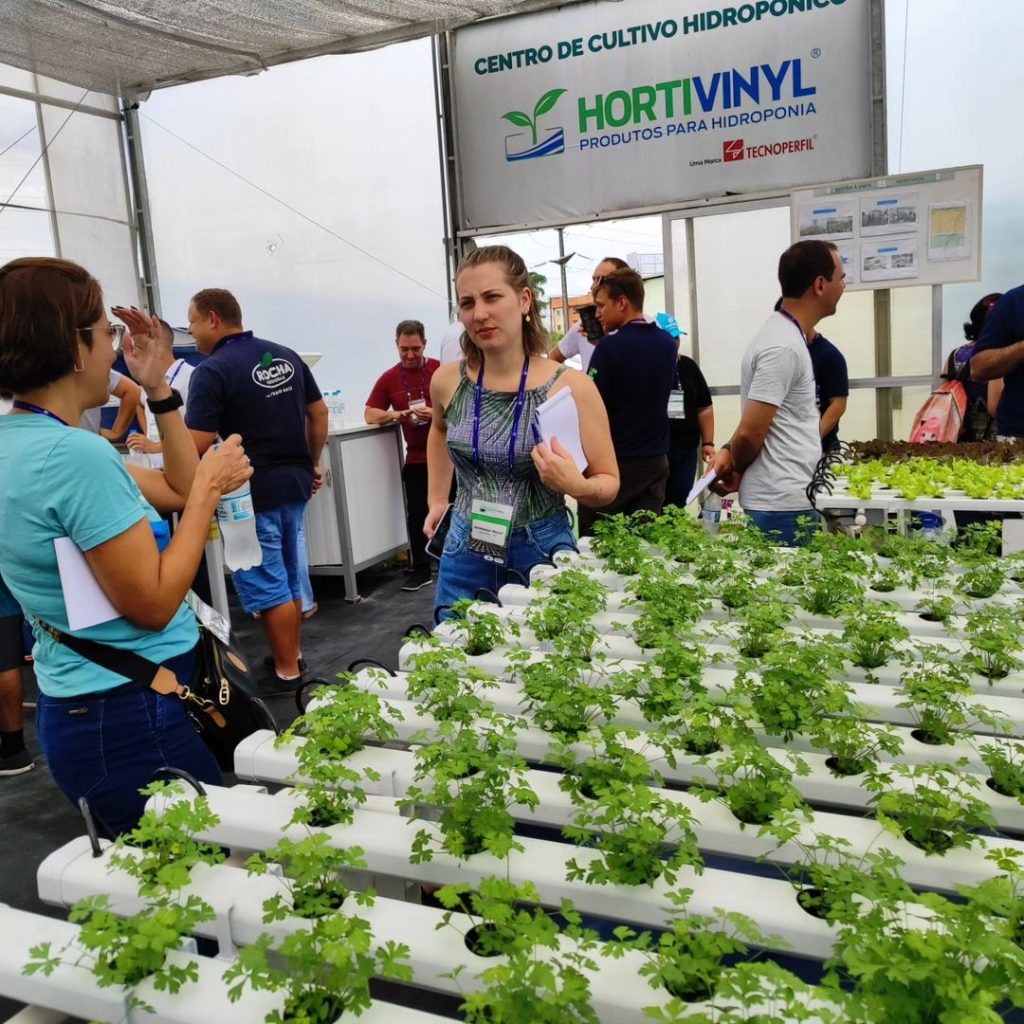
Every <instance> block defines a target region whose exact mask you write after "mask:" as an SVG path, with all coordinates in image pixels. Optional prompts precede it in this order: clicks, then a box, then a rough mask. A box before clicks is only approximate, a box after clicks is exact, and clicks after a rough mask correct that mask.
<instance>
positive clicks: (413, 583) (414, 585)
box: [402, 568, 433, 594]
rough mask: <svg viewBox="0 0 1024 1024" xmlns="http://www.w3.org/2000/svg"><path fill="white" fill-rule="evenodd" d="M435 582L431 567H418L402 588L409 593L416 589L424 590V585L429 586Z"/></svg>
mask: <svg viewBox="0 0 1024 1024" xmlns="http://www.w3.org/2000/svg"><path fill="white" fill-rule="evenodd" d="M431 583H433V578H432V577H431V575H430V569H429V568H427V569H417V570H416V571H415V572H414V573H413V574H412V575H411V576H410V577H409V578H408V579H407V580H406V581H405V583H404V584H403V585H402V589H403V590H404V591H406V592H407V593H410V594H411V593H412V592H413V591H414V590H422V589H423V588H424V587H426V586H429V585H430V584H431Z"/></svg>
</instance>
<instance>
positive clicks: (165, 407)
mask: <svg viewBox="0 0 1024 1024" xmlns="http://www.w3.org/2000/svg"><path fill="white" fill-rule="evenodd" d="M184 404H185V399H184V398H182V397H181V392H180V391H179V390H178V389H177V388H171V393H170V395H169V396H168V397H167V398H161V399H160V401H158V402H154V401H153V399H152V398H151V399H149V402H148V405H149V411H150V412H151V413H153V414H154V415H157V416H158V415H160V413H164V412H174V410H175V409H180V408H181V407H182V406H183V405H184Z"/></svg>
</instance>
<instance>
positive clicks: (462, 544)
mask: <svg viewBox="0 0 1024 1024" xmlns="http://www.w3.org/2000/svg"><path fill="white" fill-rule="evenodd" d="M559 546H561V547H565V548H570V549H572V550H573V551H575V550H576V538H575V537H573V534H572V529H571V528H570V526H569V517H568V515H567V514H566V513H565V512H558V513H556V514H555V515H553V516H550V517H549V518H547V519H541V520H539V521H538V522H535V523H529V524H528V525H526V526H520V527H517V528H516V529H514V530H513V531H512V535H511V537H510V538H509V544H508V558H507V560H506V563H505V565H499V564H498V563H496V562H489V561H487V559H486V558H484V557H483V556H482V555H478V554H477V553H476V552H474V551H470V550H469V522H468V521H467V520H465V519H463V518H462V516H460V515H459V514H458V513H457V512H454V511H453V512H452V524H451V527H450V528H449V530H448V536H447V537H446V538H445V542H444V552H443V554H442V557H441V564H440V568H439V569H438V573H437V588H436V596H435V600H436V602H437V606H436V607H437V608H450V607H451V606H452V605H453V604H454V603H455V602H456V601H458V600H459V599H460V598H463V597H469V598H473V597H476V594H477V591H478V590H480V589H482V588H484V589H487V590H491V591H493V592H494V593H497V592H498V589H499V588H500V587H503V586H504V585H505V584H506V583H521V582H522V579H521V578H520V575H519V574H521V575H522V576H524V577H527V578H528V577H529V574H530V570H531V569H532V568H533V567H534V566H535V565H538V564H540V563H541V562H547V561H549V560H550V554H551V552H552V551H553V550H554V549H555V548H556V547H559ZM442 617H444V616H442Z"/></svg>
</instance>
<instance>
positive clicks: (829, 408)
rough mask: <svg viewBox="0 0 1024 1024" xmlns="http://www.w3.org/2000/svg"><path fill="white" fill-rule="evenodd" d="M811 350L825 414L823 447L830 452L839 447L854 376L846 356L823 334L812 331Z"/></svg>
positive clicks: (823, 420)
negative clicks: (851, 377)
mask: <svg viewBox="0 0 1024 1024" xmlns="http://www.w3.org/2000/svg"><path fill="white" fill-rule="evenodd" d="M807 351H808V353H809V354H810V357H811V366H812V367H813V368H814V388H815V391H816V392H817V396H818V413H819V414H820V416H821V450H822V451H823V452H827V451H831V450H832V449H833V448H837V447H838V446H839V421H840V420H841V419H842V416H843V413H844V412H846V400H847V398H848V396H849V394H850V375H849V374H848V373H847V370H846V357H845V356H844V355H843V353H842V352H840V351H839V349H837V348H836V347H835V345H833V344H832V342H831V341H829V340H828V338H826V337H825V336H824V335H823V334H818V333H816V332H813V333H812V334H811V337H810V338H809V340H808V342H807Z"/></svg>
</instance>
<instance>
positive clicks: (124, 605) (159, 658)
mask: <svg viewBox="0 0 1024 1024" xmlns="http://www.w3.org/2000/svg"><path fill="white" fill-rule="evenodd" d="M123 319H125V320H126V322H128V324H129V326H130V327H131V330H132V335H133V339H132V340H127V341H126V342H125V357H126V359H127V361H128V364H129V368H130V369H131V371H132V374H133V375H134V377H135V379H136V380H137V381H139V383H140V384H141V385H142V386H143V387H144V388H145V390H146V393H147V395H148V398H149V406H150V409H151V411H152V412H153V414H154V415H155V416H156V417H157V418H158V419H159V421H160V426H161V433H162V435H163V440H164V458H165V470H164V472H157V471H155V470H148V469H139V468H136V467H131V469H130V470H126V469H125V467H124V466H123V465H122V464H121V459H120V457H119V456H118V454H117V452H116V451H115V450H114V449H113V448H112V447H111V446H110V445H109V444H108V443H107V442H106V441H104V440H103V439H102V438H99V437H97V436H95V435H93V434H90V433H88V432H86V431H84V430H77V429H74V428H75V427H76V426H77V424H78V422H79V418H80V416H81V414H82V412H83V411H84V410H85V409H89V408H91V407H93V406H95V405H97V404H98V403H99V402H100V401H101V400H102V399H103V397H104V395H105V393H106V387H107V378H108V373H109V370H110V367H111V365H112V364H113V362H114V354H115V350H116V348H117V341H118V339H119V338H120V337H121V332H122V331H123V330H124V328H123V327H119V326H118V327H114V326H112V325H111V324H110V321H109V320H108V319H107V316H106V314H105V312H104V307H103V296H102V293H101V291H100V287H99V284H98V283H97V282H96V280H95V279H94V278H92V277H91V276H90V275H89V274H88V272H87V271H85V270H84V269H83V268H82V267H79V266H77V265H76V264H74V263H70V262H67V261H65V260H55V259H43V258H31V259H20V260H14V261H13V262H11V263H8V264H7V265H6V266H4V267H0V391H2V392H5V393H13V395H14V403H13V406H14V407H13V409H12V411H11V412H10V413H9V414H8V415H6V416H3V417H0V567H2V571H3V575H4V579H5V581H6V583H7V585H8V587H9V588H10V591H11V593H12V594H13V595H14V597H15V598H16V599H17V601H18V603H19V604H20V605H21V607H22V608H23V609H24V611H25V615H26V618H27V619H28V620H29V621H30V623H31V624H32V627H33V630H34V632H35V637H36V645H35V649H34V654H35V672H36V679H37V682H38V686H39V691H40V692H39V698H38V703H37V711H36V716H37V718H36V727H37V731H38V735H39V743H40V746H41V747H42V750H43V753H44V755H45V756H46V760H47V762H48V763H49V767H50V771H51V773H52V775H53V778H54V781H55V782H56V783H57V785H58V787H59V788H60V789H61V791H62V792H63V793H64V794H65V796H67V797H68V799H69V800H71V801H72V803H77V801H78V800H79V798H80V797H83V796H84V797H87V798H88V800H89V803H90V806H91V808H92V809H93V811H94V814H95V816H96V818H97V820H98V822H99V823H100V824H101V828H102V829H103V831H105V832H108V833H110V834H116V833H119V832H123V831H126V830H128V829H130V828H132V827H133V826H134V825H135V824H136V822H137V821H138V818H139V816H140V815H141V813H142V810H143V805H144V798H143V797H142V796H140V795H139V793H138V790H139V788H140V787H141V786H144V785H146V783H147V782H148V781H149V780H150V778H151V777H152V775H153V773H154V771H156V770H157V769H158V768H160V767H162V766H165V765H170V766H174V767H178V768H184V769H186V770H187V771H189V772H191V773H192V774H193V775H194V776H196V777H197V778H199V779H201V780H205V781H208V782H217V781H219V779H220V773H219V771H218V769H217V764H216V762H215V761H214V759H213V756H212V755H211V754H210V752H209V751H208V750H207V748H206V747H205V745H204V744H203V743H202V741H201V740H200V739H199V736H198V735H197V734H196V732H195V731H194V729H193V728H192V726H191V725H190V723H189V721H188V719H187V718H186V716H185V712H184V708H183V706H182V702H181V701H180V700H179V699H178V698H177V697H174V696H163V695H160V694H158V693H156V692H155V691H154V690H151V689H148V688H145V687H144V686H143V685H142V684H141V683H139V682H135V681H132V680H130V679H127V678H125V677H123V676H119V675H116V674H114V673H113V672H110V671H108V670H107V669H104V668H101V667H100V666H99V665H97V664H96V663H95V662H92V661H90V660H88V659H87V658H85V657H84V656H82V655H80V654H78V653H76V652H75V651H73V650H72V649H71V647H70V646H68V644H67V642H66V641H67V640H68V639H71V640H74V638H75V637H78V638H85V639H87V640H92V641H95V642H98V643H100V644H102V645H105V646H108V647H112V648H120V649H126V650H131V651H134V652H136V653H138V654H141V655H142V656H143V657H145V658H147V659H148V660H150V661H152V662H156V663H157V664H159V665H162V666H165V667H166V668H167V669H168V670H169V671H171V672H173V673H174V675H175V676H176V678H177V679H178V680H179V681H180V682H184V683H186V684H187V683H188V681H190V680H191V678H192V672H193V669H194V667H195V664H196V646H197V644H198V632H197V629H196V623H195V617H194V615H193V613H192V612H191V610H190V609H189V608H188V607H187V606H186V605H185V604H184V598H185V594H186V592H187V590H188V587H189V584H190V583H191V581H192V578H193V577H194V576H195V573H196V568H197V566H198V565H199V561H200V559H201V558H202V555H203V549H204V544H205V542H206V535H207V530H208V529H209V524H210V519H211V518H212V516H213V515H214V512H215V511H216V508H217V502H218V500H219V498H220V496H221V495H222V494H224V493H226V492H228V491H230V490H232V489H234V488H235V487H237V486H239V485H240V484H241V483H242V482H243V481H244V480H246V479H247V478H248V477H249V476H250V475H251V473H252V470H251V468H250V467H249V465H248V459H247V458H246V457H245V454H244V452H243V450H242V448H241V445H240V443H239V438H238V437H237V436H235V437H233V438H229V439H228V440H227V441H226V442H225V443H224V444H223V445H222V446H221V447H220V449H219V450H216V451H215V450H212V449H211V451H210V452H208V453H207V455H206V456H205V457H204V458H203V459H202V461H200V460H199V459H198V456H197V454H196V449H195V444H194V443H193V441H192V438H191V436H190V434H189V432H188V430H187V429H186V427H185V423H184V420H183V419H182V417H181V412H180V408H181V398H180V396H179V395H178V394H177V392H175V391H173V390H172V389H171V388H170V387H168V385H167V383H166V381H165V379H164V368H163V367H162V366H161V364H160V362H159V357H158V355H157V354H156V350H157V347H158V342H157V335H158V331H159V324H158V322H157V320H156V319H155V318H154V317H149V316H146V315H144V314H142V313H138V312H133V311H126V312H125V313H124V314H123ZM112 342H113V344H111V343H112ZM158 509H159V510H160V511H181V513H182V515H181V522H180V525H179V528H178V530H177V531H176V532H175V535H174V538H173V539H172V540H171V541H170V543H169V545H167V546H166V549H165V550H162V551H161V550H160V549H159V548H158V542H157V539H156V535H155V532H154V526H153V524H155V523H158V522H159V521H160V517H159V513H158V511H157V510H158ZM58 551H60V552H61V560H60V562H58ZM79 552H81V553H82V554H83V555H84V563H83V562H82V559H81V556H80V555H79V554H78V553H79ZM93 586H98V589H99V593H98V594H97V595H96V596H95V597H94V598H92V599H91V600H90V601H89V602H88V606H87V607H85V608H84V610H83V611H79V612H77V613H75V612H74V609H75V607H76V602H75V600H74V599H75V597H76V596H81V594H82V593H83V591H86V592H88V590H89V588H91V587H93ZM79 604H80V602H79ZM72 619H74V620H75V624H74V625H72V621H71V620H72ZM44 624H45V628H44ZM62 637H63V639H62Z"/></svg>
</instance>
